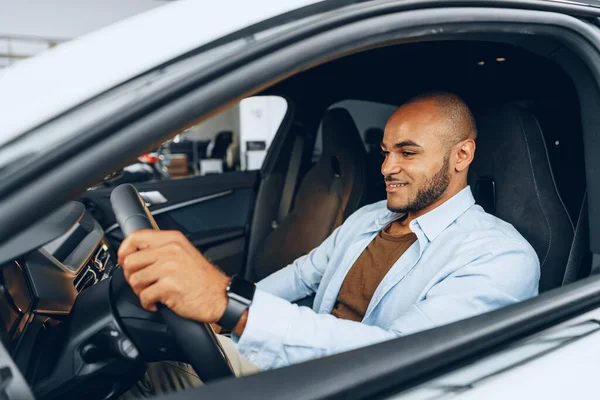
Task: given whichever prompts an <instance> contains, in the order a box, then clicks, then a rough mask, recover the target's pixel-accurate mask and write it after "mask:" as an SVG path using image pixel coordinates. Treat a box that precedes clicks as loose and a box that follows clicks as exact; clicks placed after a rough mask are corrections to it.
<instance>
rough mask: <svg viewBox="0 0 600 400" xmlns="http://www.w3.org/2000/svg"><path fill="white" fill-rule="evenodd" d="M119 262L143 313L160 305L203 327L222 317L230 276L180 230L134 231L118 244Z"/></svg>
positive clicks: (154, 309)
mask: <svg viewBox="0 0 600 400" xmlns="http://www.w3.org/2000/svg"><path fill="white" fill-rule="evenodd" d="M118 258H119V264H121V266H122V267H123V270H124V273H125V279H126V280H127V282H129V285H130V286H131V287H132V289H133V291H134V292H135V294H136V295H137V296H138V297H139V298H140V302H141V303H142V307H144V308H145V309H146V310H149V311H156V304H157V303H162V304H164V305H166V306H167V307H169V308H170V309H171V310H173V312H175V313H176V314H178V315H180V316H182V317H184V318H188V319H193V320H196V321H199V322H207V323H215V322H217V321H218V320H219V319H220V318H221V317H222V316H223V314H224V313H225V308H226V307H227V295H226V288H227V285H228V284H229V277H228V276H227V275H225V274H224V273H222V272H221V271H220V270H219V269H217V268H216V267H215V266H214V265H212V264H211V263H210V262H209V261H208V260H207V259H206V258H204V256H203V255H202V254H201V253H200V252H199V251H198V250H196V248H195V247H194V246H193V245H192V244H191V243H190V242H189V241H188V240H187V238H186V237H185V236H184V235H183V234H182V233H181V232H178V231H158V230H142V231H136V232H134V233H132V234H131V235H129V236H128V237H127V238H126V239H125V240H124V241H123V243H122V244H121V247H120V248H119V253H118ZM236 328H237V327H236ZM236 330H237V329H236ZM242 330H243V329H242Z"/></svg>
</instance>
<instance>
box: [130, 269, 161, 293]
mask: <svg viewBox="0 0 600 400" xmlns="http://www.w3.org/2000/svg"><path fill="white" fill-rule="evenodd" d="M161 276H164V268H162V267H161V266H160V265H157V264H152V265H149V266H148V267H147V268H143V269H141V270H138V271H136V272H134V273H132V274H130V275H129V276H128V277H127V276H126V279H127V282H128V283H129V286H131V288H132V289H133V291H134V292H135V293H136V294H137V295H139V294H140V293H141V292H142V291H143V290H144V289H146V288H147V287H148V286H150V285H153V284H154V283H156V282H157V281H158V280H159V279H160V278H161Z"/></svg>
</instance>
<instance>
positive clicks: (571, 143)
mask: <svg viewBox="0 0 600 400" xmlns="http://www.w3.org/2000/svg"><path fill="white" fill-rule="evenodd" d="M506 42H512V44H509V43H506ZM559 51H561V50H560V48H559V47H558V45H557V44H556V43H554V42H552V41H545V42H544V41H536V40H535V38H528V39H525V38H521V37H518V38H517V37H516V36H515V37H514V38H513V37H511V36H510V35H507V36H506V38H505V40H503V41H498V40H491V39H490V40H481V39H480V40H440V41H425V42H415V43H393V44H390V45H387V46H382V47H377V48H373V49H369V50H365V51H361V52H357V53H353V54H349V55H345V56H343V57H340V58H337V59H334V60H331V61H329V62H326V63H323V64H321V65H318V66H315V67H313V68H309V69H306V70H304V71H302V72H299V73H297V74H295V75H292V76H291V77H289V78H287V79H284V80H282V81H280V82H279V83H277V84H275V85H273V86H271V87H269V88H267V89H264V90H263V91H262V92H261V93H258V94H257V95H275V96H281V97H283V98H285V99H286V100H287V102H288V105H289V106H288V112H287V114H286V117H285V118H284V121H283V123H282V124H281V126H280V128H279V131H278V132H277V134H276V137H275V139H274V142H273V144H272V146H271V147H270V148H269V151H268V154H267V158H266V160H265V163H264V165H263V168H262V169H261V170H259V171H231V172H227V173H225V174H220V175H207V176H198V177H191V178H186V179H173V180H165V181H155V182H143V183H139V184H136V185H135V186H136V187H137V189H138V190H139V192H140V194H141V195H142V198H143V199H144V201H145V202H146V204H147V205H148V207H149V209H150V211H151V212H152V213H153V215H154V217H155V219H156V221H157V223H158V225H159V227H160V228H161V229H176V230H180V231H182V232H184V233H185V234H186V236H188V238H189V239H190V240H191V241H192V243H193V244H194V245H195V246H196V247H198V248H199V249H200V250H201V251H203V252H204V254H206V255H207V257H209V258H210V259H211V260H213V261H214V262H215V263H216V264H217V265H219V266H220V267H221V268H222V269H223V270H224V271H225V272H227V273H228V274H240V275H244V276H246V277H247V278H249V279H252V280H254V281H258V280H260V279H262V278H264V277H266V276H268V275H269V274H271V273H273V272H275V271H277V270H279V269H281V268H283V267H284V266H286V265H287V264H289V263H290V262H292V261H293V260H294V259H296V258H297V257H299V256H301V255H303V254H306V253H308V252H309V251H310V250H311V249H313V248H314V247H316V246H318V245H319V244H320V243H321V242H322V241H323V240H324V239H325V238H326V237H327V236H328V235H329V234H330V233H331V232H332V231H333V230H334V229H335V228H336V227H338V226H340V225H341V224H342V223H343V222H344V220H345V219H346V218H347V217H348V216H349V215H351V214H352V213H353V212H354V211H356V210H357V209H359V208H360V207H362V206H364V205H366V204H370V203H372V202H375V201H381V200H384V199H385V187H384V186H383V178H382V176H381V173H380V168H379V166H380V164H381V162H382V156H381V155H380V154H379V148H378V147H379V141H380V140H381V135H382V134H383V132H382V131H381V130H380V129H376V128H369V129H364V130H363V131H361V130H360V129H359V127H358V126H357V123H356V121H355V120H354V119H353V116H352V115H351V113H350V112H349V111H348V110H347V109H345V108H343V107H339V106H336V104H339V103H340V102H343V101H347V100H359V101H368V102H373V103H377V104H381V105H385V106H386V107H390V106H391V107H395V106H399V105H400V104H402V103H403V102H404V101H406V100H407V99H409V98H411V97H412V96H415V95H417V94H420V93H423V92H427V91H433V90H445V91H451V92H454V93H456V94H458V95H460V96H461V97H462V98H463V99H464V100H465V101H466V102H467V104H468V105H469V106H470V108H471V109H472V111H473V113H474V115H475V117H476V121H477V129H478V137H477V141H476V145H477V149H476V155H475V161H474V163H473V164H472V166H471V168H470V171H469V185H470V187H471V190H472V191H473V194H474V196H475V198H476V201H477V203H478V204H480V205H481V206H482V207H483V208H484V209H485V210H486V211H487V212H488V213H491V214H494V215H496V216H497V217H499V218H501V219H503V220H505V221H507V222H509V223H511V224H513V225H514V226H515V228H516V229H517V230H518V231H519V232H520V233H521V234H522V235H523V236H524V237H525V238H526V239H527V240H528V241H529V242H530V243H531V245H532V246H533V247H534V249H535V251H536V253H537V255H538V257H539V260H540V264H541V280H540V292H545V291H548V290H551V289H555V288H558V287H561V286H562V285H564V284H567V283H572V282H575V281H577V280H579V279H581V278H584V277H587V276H588V275H589V274H590V270H591V262H592V260H591V253H590V252H589V244H588V241H589V238H588V228H587V206H586V202H585V198H586V177H585V166H584V150H583V148H584V147H583V131H582V126H581V117H580V113H581V110H580V99H579V96H578V93H577V91H576V89H575V85H574V83H573V81H572V79H571V77H570V76H569V75H568V74H567V73H566V72H565V71H564V70H563V69H562V68H561V67H560V66H559V65H558V64H557V63H556V62H555V61H553V60H552V59H550V58H549V57H550V56H551V55H553V54H555V52H559ZM176 134H178V132H172V136H174V135H176ZM225 139H226V138H225V137H224V138H223V140H225ZM319 141H321V150H320V152H319V154H318V155H317V156H315V151H314V150H315V148H316V146H317V145H318V144H319V143H318V142H319ZM217 147H219V146H216V147H215V150H214V151H215V152H217ZM221 147H222V146H221ZM219 149H220V147H219ZM219 151H220V150H219ZM215 157H216V156H215ZM111 191H112V188H108V187H102V185H99V186H97V187H95V188H94V189H93V190H89V191H86V192H85V193H83V194H81V196H80V197H79V199H78V201H73V202H71V203H69V204H67V205H65V206H63V207H62V208H60V209H59V210H58V211H56V212H54V213H53V214H52V215H51V216H49V217H48V218H46V219H44V220H43V221H41V222H39V223H38V224H36V225H35V226H33V227H32V228H30V229H28V230H26V231H25V232H24V233H22V234H21V235H19V236H18V237H16V238H15V239H14V240H13V241H12V242H11V243H8V245H6V246H2V249H1V250H0V256H1V257H0V263H3V264H5V266H4V267H3V268H2V269H1V270H0V279H1V281H2V285H3V287H4V288H5V291H4V292H3V294H2V295H1V296H0V314H1V316H2V322H3V329H2V331H1V333H2V340H3V343H4V345H5V347H6V348H7V349H8V351H9V352H10V354H11V355H12V356H13V358H14V360H15V362H16V363H17V365H18V367H19V368H20V370H21V371H22V373H23V375H24V376H25V378H26V380H27V382H28V383H29V385H30V386H31V387H32V388H33V391H34V393H35V394H36V398H44V399H45V398H81V396H83V395H84V394H85V396H86V397H88V398H90V399H92V398H98V399H102V398H110V397H111V396H117V395H118V394H119V393H122V392H123V391H125V390H127V388H128V387H130V386H131V385H132V384H133V382H135V381H136V380H137V379H139V378H140V376H141V374H142V373H143V371H144V363H143V362H142V361H141V360H140V357H138V355H139V354H137V351H138V350H139V352H140V353H141V354H142V355H143V356H144V361H157V360H162V359H179V360H185V356H184V355H183V354H182V352H181V351H180V350H178V348H177V345H176V344H175V343H174V342H173V340H172V339H170V338H169V337H168V330H167V328H166V327H165V325H164V324H163V323H161V321H159V320H157V319H156V318H154V317H151V316H145V317H144V318H146V319H144V320H143V321H142V320H140V319H139V318H138V317H137V316H135V315H133V313H132V314H131V315H130V317H128V318H129V319H128V322H123V325H124V327H125V328H124V329H125V331H126V333H127V337H123V339H122V340H121V341H120V342H119V343H120V346H121V348H120V350H119V349H113V348H112V347H110V348H107V347H106V346H107V345H105V343H106V342H107V339H106V337H109V336H111V335H113V333H114V334H115V335H122V333H120V332H117V330H110V329H109V330H107V331H105V332H103V333H102V335H100V336H101V337H100V338H96V339H94V341H92V342H90V341H89V340H88V339H89V338H88V337H87V336H86V332H88V331H91V330H92V328H93V325H94V324H92V323H84V322H81V321H82V317H81V318H76V317H77V315H79V316H81V315H82V314H83V313H84V312H85V310H86V309H85V308H84V307H83V305H81V304H78V305H79V307H76V308H73V309H72V307H73V303H74V301H75V299H76V298H78V297H83V296H79V293H83V292H85V291H90V292H91V291H92V290H93V289H92V288H94V286H95V285H96V283H98V282H100V281H101V280H102V279H103V278H105V277H107V276H110V275H111V274H112V273H113V272H114V271H115V270H117V269H118V265H117V264H116V261H115V260H116V258H115V254H116V250H117V249H118V246H119V243H120V241H122V240H123V233H122V232H121V231H120V228H119V226H118V224H117V223H116V218H115V215H114V213H113V210H112V209H111V204H110V194H111ZM156 192H160V194H161V195H162V196H163V197H164V198H165V200H166V201H164V202H162V201H157V200H156V196H154V197H153V193H156ZM41 227H45V228H43V229H42V228H41ZM21 243H27V245H21ZM19 246H20V247H19ZM23 246H25V247H23ZM9 247H10V251H9V250H7V248H9ZM16 254H18V257H11V255H13V256H14V255H16ZM23 254H24V255H23ZM89 297H91V295H90V296H89ZM88 301H91V300H88ZM82 302H83V300H82ZM301 304H303V305H310V304H311V299H305V300H302V301H301ZM104 306H106V304H104ZM106 307H108V306H106ZM105 311H106V310H100V309H97V310H96V312H97V315H96V316H95V318H96V320H97V321H101V320H102V319H103V318H104V315H105V314H104V312H105ZM124 313H126V312H125V311H124ZM89 319H90V316H88V320H89ZM124 319H126V318H124ZM129 338H130V339H131V341H133V344H134V345H135V346H132V343H131V341H130V340H129ZM157 348H160V351H159V350H156V349H157ZM119 351H120V352H121V353H123V352H125V353H127V354H129V355H130V357H129V358H127V357H120V356H117V355H116V354H117V353H118V352H119ZM121 353H119V354H121ZM75 376H77V377H78V378H77V379H74V377H75Z"/></svg>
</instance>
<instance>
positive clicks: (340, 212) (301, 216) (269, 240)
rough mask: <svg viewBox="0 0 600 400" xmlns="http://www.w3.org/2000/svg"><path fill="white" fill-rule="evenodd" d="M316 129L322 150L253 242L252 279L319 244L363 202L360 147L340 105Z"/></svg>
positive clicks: (364, 157)
mask: <svg viewBox="0 0 600 400" xmlns="http://www.w3.org/2000/svg"><path fill="white" fill-rule="evenodd" d="M322 132H323V152H322V154H321V157H320V158H319V161H318V162H317V163H316V164H315V165H314V166H313V167H312V168H311V169H310V170H309V171H308V172H307V173H306V175H305V176H304V178H303V179H302V183H301V184H300V186H299V188H298V191H297V195H296V197H295V199H294V203H293V204H294V206H293V209H292V211H291V212H290V213H289V214H288V215H287V216H286V217H285V218H284V219H283V220H282V221H280V222H279V226H278V227H277V228H276V229H274V230H273V231H271V232H270V233H269V234H268V235H267V236H266V238H265V240H264V241H263V242H262V243H261V244H260V245H259V246H258V247H257V251H256V253H255V256H254V257H253V262H252V265H253V267H254V268H253V275H254V279H256V280H260V279H262V278H264V277H266V276H268V275H270V274H272V273H273V272H275V271H277V270H279V269H281V268H283V267H285V266H286V265H287V264H289V263H291V262H293V261H294V260H295V259H296V258H298V257H300V256H302V255H304V254H307V253H308V252H310V251H311V250H312V249H314V248H315V247H317V246H319V245H320V244H321V242H323V240H325V239H326V238H327V236H329V234H330V233H331V232H333V230H334V229H335V228H337V227H338V226H339V225H341V224H342V222H343V221H344V220H345V219H346V218H347V217H348V216H349V215H350V214H352V213H353V212H354V211H356V210H357V209H358V208H359V207H360V206H362V205H363V203H364V198H365V194H366V193H365V192H366V186H365V185H366V164H365V159H366V152H365V147H364V145H363V142H362V140H361V137H360V134H359V132H358V129H357V128H356V125H355V124H354V121H353V120H352V117H351V116H350V114H349V113H348V111H346V110H345V109H341V108H334V109H331V110H329V111H328V112H327V114H326V115H325V116H324V117H323V120H322ZM336 176H337V177H336Z"/></svg>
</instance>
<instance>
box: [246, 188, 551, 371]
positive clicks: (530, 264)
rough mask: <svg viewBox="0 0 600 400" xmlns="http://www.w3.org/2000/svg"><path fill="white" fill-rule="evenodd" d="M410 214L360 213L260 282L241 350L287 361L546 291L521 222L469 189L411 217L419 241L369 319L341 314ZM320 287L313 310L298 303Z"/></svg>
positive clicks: (267, 363) (381, 208)
mask: <svg viewBox="0 0 600 400" xmlns="http://www.w3.org/2000/svg"><path fill="white" fill-rule="evenodd" d="M401 216H402V215H400V214H396V213H393V212H391V211H389V210H388V209H387V206H386V201H381V202H378V203H375V204H371V205H368V206H365V207H363V208H361V209H360V210H358V211H357V212H355V213H354V214H352V215H351V216H350V217H349V218H348V219H347V221H346V222H345V223H344V224H343V225H342V226H340V227H339V228H338V229H336V230H335V231H334V232H333V233H332V234H331V235H330V236H329V237H328V238H327V239H326V240H325V241H324V242H323V243H322V244H321V245H320V246H319V247H317V248H316V249H314V250H313V251H311V252H310V253H309V254H307V255H305V256H302V257H300V258H298V259H297V260H296V261H294V263H293V264H291V265H288V266H287V267H285V268H283V269H282V270H280V271H278V272H276V273H274V274H273V275H271V276H269V277H267V278H265V279H264V280H262V281H260V282H259V283H258V284H257V290H256V294H255V296H254V301H253V303H252V305H251V306H250V309H249V314H248V322H247V324H246V328H245V330H244V333H243V334H242V336H241V337H240V338H237V339H238V340H237V349H238V351H239V352H240V353H241V354H242V355H243V356H244V357H246V358H247V359H248V360H250V361H251V362H253V363H254V364H256V365H257V366H258V367H260V368H262V369H271V368H277V367H282V366H286V365H290V364H295V363H298V362H302V361H306V360H310V359H313V358H319V357H323V356H327V355H330V354H335V353H339V352H343V351H347V350H351V349H355V348H358V347H363V346H367V345H370V344H373V343H377V342H381V341H385V340H390V339H394V338H397V337H399V336H404V335H408V334H411V333H414V332H418V331H422V330H425V329H429V328H433V327H436V326H440V325H443V324H447V323H450V322H454V321H458V320H460V319H463V318H468V317H471V316H474V315H477V314H481V313H484V312H487V311H490V310H493V309H496V308H499V307H502V306H506V305H508V304H512V303H516V302H519V301H522V300H525V299H528V298H530V297H533V296H535V295H537V293H538V281H539V278H540V265H539V260H538V257H537V255H536V253H535V251H534V250H533V248H532V247H531V246H530V245H529V243H528V242H527V241H526V240H525V239H524V238H523V237H522V236H521V235H520V234H519V233H518V232H517V231H516V229H515V228H514V227H513V226H512V225H510V224H508V223H506V222H504V221H502V220H500V219H498V218H496V217H494V216H492V215H490V214H487V213H486V212H485V211H484V210H483V209H482V208H481V207H480V206H478V205H476V204H475V200H474V199H473V195H472V194H471V189H470V188H469V187H466V188H465V189H463V190H462V191H460V192H459V193H458V194H456V195H455V196H454V197H452V198H451V199H449V200H448V201H446V202H445V203H443V204H442V205H441V206H439V207H437V208H436V209H434V210H432V211H430V212H428V213H427V214H425V215H422V216H421V217H419V218H417V219H415V220H413V221H411V222H410V224H409V226H410V230H411V231H412V232H414V233H415V234H416V236H417V241H415V243H413V245H412V246H411V247H410V248H409V249H408V250H407V251H406V252H405V253H404V254H403V255H402V256H401V257H400V258H399V259H398V260H397V261H396V263H394V265H393V266H392V268H391V269H390V270H389V272H388V273H387V274H386V275H385V277H384V278H383V280H382V281H381V283H380V284H379V286H378V287H377V290H376V291H375V294H374V295H373V297H372V299H371V302H370V303H369V307H368V308H367V311H366V313H365V316H364V318H363V320H362V322H354V321H348V320H342V319H338V318H336V317H334V316H333V315H331V311H332V309H333V307H334V305H335V302H336V299H337V296H338V293H339V291H340V288H341V286H342V283H343V282H344V278H345V277H346V274H347V273H348V271H349V270H350V268H351V267H352V265H353V264H354V262H355V261H356V259H357V258H358V257H359V256H360V254H361V253H362V252H363V250H364V249H365V248H366V247H367V245H368V244H369V243H370V242H371V241H372V240H373V239H374V238H375V236H376V235H377V233H378V232H379V231H380V230H382V229H383V228H384V227H386V226H387V225H388V224H389V223H391V222H392V221H394V220H396V219H398V218H400V217H401ZM313 293H316V297H315V301H314V306H313V309H310V308H308V307H300V306H297V305H295V304H292V303H291V302H292V301H296V300H299V299H301V298H304V297H306V296H308V295H311V294H313Z"/></svg>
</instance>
